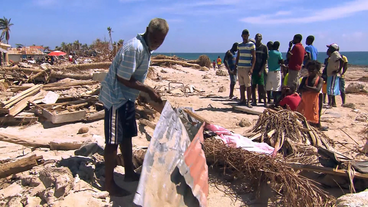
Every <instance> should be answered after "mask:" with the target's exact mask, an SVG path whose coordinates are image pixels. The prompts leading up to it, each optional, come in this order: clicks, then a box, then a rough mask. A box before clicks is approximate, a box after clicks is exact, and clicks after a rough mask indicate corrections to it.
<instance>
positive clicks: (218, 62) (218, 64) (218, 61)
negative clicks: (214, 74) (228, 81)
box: [217, 56, 222, 69]
mask: <svg viewBox="0 0 368 207" xmlns="http://www.w3.org/2000/svg"><path fill="white" fill-rule="evenodd" d="M221 64H222V60H221V58H220V56H218V58H217V67H218V69H220V67H221Z"/></svg>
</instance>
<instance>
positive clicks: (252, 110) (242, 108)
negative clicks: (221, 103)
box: [233, 106, 266, 115]
mask: <svg viewBox="0 0 368 207" xmlns="http://www.w3.org/2000/svg"><path fill="white" fill-rule="evenodd" d="M233 109H234V110H236V111H241V112H245V113H247V114H254V115H260V114H262V113H263V111H264V110H265V109H266V108H265V107H262V106H254V107H252V108H249V107H247V106H233Z"/></svg>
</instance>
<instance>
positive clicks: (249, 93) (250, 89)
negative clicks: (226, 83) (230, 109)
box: [246, 87, 256, 108]
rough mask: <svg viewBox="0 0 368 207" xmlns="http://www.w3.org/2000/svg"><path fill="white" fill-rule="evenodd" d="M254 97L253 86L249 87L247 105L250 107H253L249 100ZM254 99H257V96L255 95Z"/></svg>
mask: <svg viewBox="0 0 368 207" xmlns="http://www.w3.org/2000/svg"><path fill="white" fill-rule="evenodd" d="M251 98H252V87H247V102H246V105H247V106H248V107H249V108H252V105H250V104H249V100H250V99H251ZM252 100H256V99H255V97H253V99H252Z"/></svg>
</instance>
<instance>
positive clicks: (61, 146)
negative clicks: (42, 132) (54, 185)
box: [0, 132, 85, 150]
mask: <svg viewBox="0 0 368 207" xmlns="http://www.w3.org/2000/svg"><path fill="white" fill-rule="evenodd" d="M25 140H28V139H25V138H22V139H21V138H19V137H17V136H14V135H11V134H6V133H3V132H0V141H3V142H9V143H13V144H19V145H23V146H26V147H33V148H38V147H43V148H50V149H51V150H76V149H79V148H80V147H81V146H82V145H83V144H85V142H57V141H51V142H49V143H47V144H46V143H41V142H30V141H25Z"/></svg>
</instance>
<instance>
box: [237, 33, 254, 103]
mask: <svg viewBox="0 0 368 207" xmlns="http://www.w3.org/2000/svg"><path fill="white" fill-rule="evenodd" d="M241 37H242V39H243V42H242V43H240V44H239V45H238V55H237V57H236V64H235V65H236V67H235V71H237V72H238V81H239V85H240V102H239V105H246V106H248V107H249V108H252V106H251V105H250V104H249V99H251V98H252V89H251V76H252V73H253V69H254V65H255V61H256V51H255V50H256V46H255V44H254V43H253V42H251V41H249V39H248V38H249V31H248V30H246V29H245V30H243V32H242V35H241ZM245 91H247V100H246V99H245Z"/></svg>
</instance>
